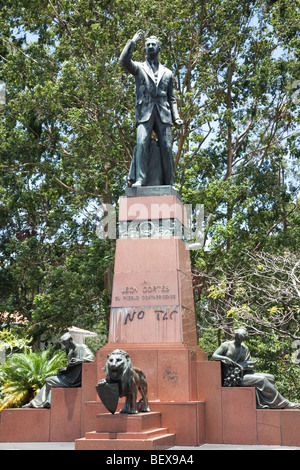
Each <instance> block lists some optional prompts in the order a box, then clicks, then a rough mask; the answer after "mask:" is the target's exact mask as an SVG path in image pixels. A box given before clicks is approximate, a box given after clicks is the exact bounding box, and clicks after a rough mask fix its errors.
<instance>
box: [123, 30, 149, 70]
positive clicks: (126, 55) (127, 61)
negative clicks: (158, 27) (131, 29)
mask: <svg viewBox="0 0 300 470" xmlns="http://www.w3.org/2000/svg"><path fill="white" fill-rule="evenodd" d="M142 35H143V32H142V30H139V31H138V32H137V33H135V35H134V36H133V38H132V39H129V41H127V44H126V46H125V47H124V49H123V51H122V54H121V55H120V58H119V62H120V64H122V65H123V67H124V68H125V69H126V70H127V71H128V72H129V73H132V75H136V74H137V71H138V66H137V62H134V61H133V60H132V54H133V51H134V49H135V46H136V43H137V42H138V41H140V40H141V38H142Z"/></svg>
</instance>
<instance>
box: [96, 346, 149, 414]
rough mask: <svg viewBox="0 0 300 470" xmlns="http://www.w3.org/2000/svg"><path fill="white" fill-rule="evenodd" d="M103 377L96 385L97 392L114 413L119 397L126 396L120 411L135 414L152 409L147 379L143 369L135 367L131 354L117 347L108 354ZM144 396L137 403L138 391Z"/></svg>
mask: <svg viewBox="0 0 300 470" xmlns="http://www.w3.org/2000/svg"><path fill="white" fill-rule="evenodd" d="M104 371H105V374H106V380H105V379H102V380H100V381H99V382H98V384H97V386H96V390H97V393H98V395H99V397H100V399H101V401H102V403H103V404H104V406H106V408H107V409H108V410H109V411H110V412H111V413H114V412H115V410H116V408H117V403H118V398H119V397H125V398H126V401H125V405H124V407H123V409H122V410H121V411H120V413H128V414H135V413H138V412H139V411H141V412H144V413H145V412H148V411H150V408H149V404H148V397H147V379H146V376H145V374H144V372H143V371H141V370H140V369H138V368H137V367H133V365H132V362H131V359H130V357H129V354H128V353H127V352H125V351H122V350H121V349H115V350H114V351H112V352H111V353H110V354H108V356H107V360H106V363H105V367H104ZM138 390H139V392H140V393H141V395H142V397H141V399H140V401H139V402H138V404H137V402H136V401H137V391H138Z"/></svg>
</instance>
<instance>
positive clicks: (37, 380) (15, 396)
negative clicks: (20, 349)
mask: <svg viewBox="0 0 300 470" xmlns="http://www.w3.org/2000/svg"><path fill="white" fill-rule="evenodd" d="M66 362H67V357H66V354H65V352H64V351H60V352H57V353H55V354H53V355H52V354H51V352H50V351H49V350H45V351H39V352H35V353H34V352H27V353H15V354H12V355H11V356H10V357H9V358H8V359H7V361H6V363H5V364H3V365H1V366H0V384H1V389H0V396H1V400H0V410H2V409H4V408H16V407H20V406H22V405H24V404H25V403H28V402H29V401H30V400H31V399H32V398H34V396H35V394H36V393H37V392H38V391H39V389H40V388H41V387H42V386H43V385H44V383H45V380H46V378H47V377H51V376H53V375H56V373H57V369H59V368H62V367H64V366H65V365H66Z"/></svg>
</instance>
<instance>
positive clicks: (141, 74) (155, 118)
mask: <svg viewBox="0 0 300 470" xmlns="http://www.w3.org/2000/svg"><path fill="white" fill-rule="evenodd" d="M142 34H143V33H142V31H138V32H137V33H136V34H135V35H134V37H133V38H132V39H131V40H129V41H128V42H127V44H126V46H125V48H124V50H123V52H122V54H121V56H120V59H119V60H120V63H121V64H122V65H123V67H124V68H125V69H126V70H127V71H128V72H130V73H131V74H132V75H134V77H135V83H136V113H135V123H136V128H137V146H136V156H135V158H136V162H135V165H136V181H135V183H134V184H133V185H132V186H133V187H139V186H145V185H147V168H148V164H149V147H150V141H151V134H152V131H153V130H154V131H155V133H156V136H157V138H158V143H159V147H160V153H161V163H162V172H163V184H165V185H171V186H173V185H174V182H175V180H174V159H173V153H172V131H171V127H172V124H175V125H176V126H181V125H182V124H183V121H182V120H181V119H180V117H179V114H178V109H177V103H176V98H175V93H174V80H173V74H172V72H171V70H169V69H167V68H166V67H164V66H162V65H161V64H160V63H159V61H158V54H159V52H160V42H159V40H158V38H157V37H155V36H150V37H149V38H147V39H146V42H145V52H146V55H147V59H146V61H145V62H135V61H133V60H132V54H133V51H134V49H135V46H136V43H137V42H138V41H139V40H140V39H141V36H142Z"/></svg>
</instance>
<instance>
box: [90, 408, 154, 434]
mask: <svg viewBox="0 0 300 470" xmlns="http://www.w3.org/2000/svg"><path fill="white" fill-rule="evenodd" d="M160 427H161V413H159V412H149V413H139V414H134V415H128V414H123V413H115V414H114V415H112V414H107V413H104V414H99V415H97V418H96V428H95V430H96V431H97V432H108V433H125V432H143V431H145V430H147V429H148V430H149V429H153V428H160Z"/></svg>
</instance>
